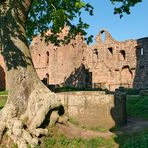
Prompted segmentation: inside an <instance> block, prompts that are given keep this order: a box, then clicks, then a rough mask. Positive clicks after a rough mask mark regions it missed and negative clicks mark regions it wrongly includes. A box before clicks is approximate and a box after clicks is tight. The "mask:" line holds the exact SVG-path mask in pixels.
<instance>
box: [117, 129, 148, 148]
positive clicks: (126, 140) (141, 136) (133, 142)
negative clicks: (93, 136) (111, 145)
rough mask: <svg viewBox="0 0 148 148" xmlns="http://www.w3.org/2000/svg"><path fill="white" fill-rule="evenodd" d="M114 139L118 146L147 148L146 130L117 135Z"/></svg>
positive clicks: (147, 137)
mask: <svg viewBox="0 0 148 148" xmlns="http://www.w3.org/2000/svg"><path fill="white" fill-rule="evenodd" d="M114 140H115V141H116V142H117V143H118V144H119V145H120V148H148V131H144V132H141V133H136V134H134V135H123V136H117V137H115V138H114Z"/></svg>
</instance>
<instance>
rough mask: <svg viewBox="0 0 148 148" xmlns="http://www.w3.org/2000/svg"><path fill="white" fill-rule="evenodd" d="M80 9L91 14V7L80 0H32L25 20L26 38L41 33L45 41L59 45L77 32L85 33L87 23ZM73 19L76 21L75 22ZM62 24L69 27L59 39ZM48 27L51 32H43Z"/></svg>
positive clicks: (88, 39)
mask: <svg viewBox="0 0 148 148" xmlns="http://www.w3.org/2000/svg"><path fill="white" fill-rule="evenodd" d="M82 9H84V10H85V11H87V12H88V13H89V14H90V15H93V7H92V6H91V5H90V4H89V3H84V2H83V1H82V0H56V1H55V0H33V3H32V5H31V7H30V10H29V13H28V20H27V22H26V31H27V35H28V38H29V39H30V40H31V39H32V37H33V36H34V35H38V34H41V35H42V36H44V37H45V41H46V42H48V41H51V42H52V43H54V44H55V45H59V44H60V43H64V44H66V43H68V42H69V41H70V39H72V38H74V37H75V36H76V35H77V34H79V33H80V34H82V35H86V31H85V30H86V29H87V28H88V27H89V25H88V24H87V23H84V22H83V20H82V17H81V10H82ZM74 20H76V21H77V23H76V24H75V23H74ZM76 21H75V22H76ZM64 26H68V27H69V33H68V34H67V36H65V38H64V39H59V35H58V33H60V32H61V31H62V29H63V28H64ZM49 29H50V30H51V34H50V35H47V34H45V33H46V31H47V30H49ZM91 39H92V36H90V37H88V38H87V41H88V42H90V41H91Z"/></svg>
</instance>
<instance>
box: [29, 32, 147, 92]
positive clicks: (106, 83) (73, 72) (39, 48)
mask: <svg viewBox="0 0 148 148" xmlns="http://www.w3.org/2000/svg"><path fill="white" fill-rule="evenodd" d="M31 53H32V58H33V62H34V65H35V68H36V70H37V73H38V75H39V77H40V79H42V80H45V81H46V82H45V83H46V84H47V85H49V84H50V85H51V84H52V85H60V86H72V87H101V88H107V89H109V90H115V88H118V87H119V86H124V87H128V88H147V87H148V55H147V54H148V38H142V39H138V40H126V41H123V42H119V41H116V40H114V39H113V38H112V36H111V35H110V34H109V33H108V32H107V31H105V30H101V31H100V32H99V34H98V35H97V36H96V42H95V43H94V44H93V45H92V46H88V45H87V44H85V42H84V40H83V37H81V36H77V37H76V39H75V40H72V41H71V42H70V43H69V44H68V45H65V46H64V45H61V46H60V47H56V46H54V45H52V44H49V45H46V44H45V43H44V42H43V41H41V40H40V38H39V37H36V38H34V40H33V43H32V49H31Z"/></svg>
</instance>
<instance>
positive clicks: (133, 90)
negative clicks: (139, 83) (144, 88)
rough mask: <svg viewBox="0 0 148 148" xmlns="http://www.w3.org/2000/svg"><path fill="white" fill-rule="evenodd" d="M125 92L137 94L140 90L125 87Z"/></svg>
mask: <svg viewBox="0 0 148 148" xmlns="http://www.w3.org/2000/svg"><path fill="white" fill-rule="evenodd" d="M125 92H126V94H127V95H138V94H139V92H140V90H138V89H133V88H125Z"/></svg>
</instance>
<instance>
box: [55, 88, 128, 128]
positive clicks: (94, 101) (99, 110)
mask: <svg viewBox="0 0 148 148" xmlns="http://www.w3.org/2000/svg"><path fill="white" fill-rule="evenodd" d="M57 94H58V96H59V98H60V99H61V101H62V104H63V105H64V109H65V113H66V114H68V115H69V116H70V117H71V118H74V119H75V120H76V121H78V122H79V124H80V125H83V126H84V127H90V128H96V127H103V128H107V129H110V128H112V127H114V126H115V125H122V124H124V123H125V122H126V118H125V116H126V111H125V110H126V109H125V103H126V100H125V99H126V97H125V95H124V97H121V95H120V94H118V95H117V97H114V95H111V94H109V95H105V92H99V91H96V92H91V91H89V92H88V91H85V92H83V91H81V92H66V93H57ZM115 99H116V100H115Z"/></svg>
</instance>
